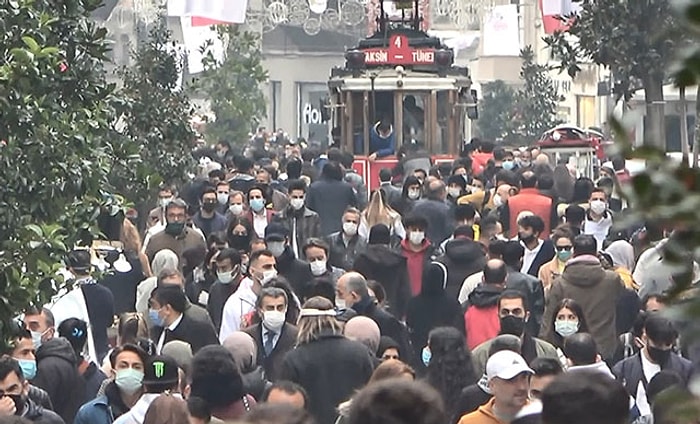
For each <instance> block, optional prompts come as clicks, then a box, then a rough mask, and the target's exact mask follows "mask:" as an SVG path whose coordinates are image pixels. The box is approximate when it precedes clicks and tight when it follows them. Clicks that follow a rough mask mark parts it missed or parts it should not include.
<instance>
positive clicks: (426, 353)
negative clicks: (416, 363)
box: [420, 346, 433, 367]
mask: <svg viewBox="0 0 700 424" xmlns="http://www.w3.org/2000/svg"><path fill="white" fill-rule="evenodd" d="M432 358H433V353H432V352H431V351H430V349H428V347H427V346H426V347H424V348H423V351H422V352H421V353H420V359H421V360H422V361H423V365H425V366H426V367H427V366H428V364H430V360H431V359H432Z"/></svg>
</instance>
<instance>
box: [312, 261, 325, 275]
mask: <svg viewBox="0 0 700 424" xmlns="http://www.w3.org/2000/svg"><path fill="white" fill-rule="evenodd" d="M309 266H310V267H311V273H312V274H313V275H314V276H315V277H318V276H320V275H323V274H325V273H326V261H313V262H310V263H309Z"/></svg>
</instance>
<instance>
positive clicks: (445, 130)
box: [433, 91, 455, 154]
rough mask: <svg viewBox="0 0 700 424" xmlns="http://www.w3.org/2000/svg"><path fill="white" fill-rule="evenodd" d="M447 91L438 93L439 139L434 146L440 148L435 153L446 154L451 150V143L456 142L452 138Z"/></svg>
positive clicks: (437, 135)
mask: <svg viewBox="0 0 700 424" xmlns="http://www.w3.org/2000/svg"><path fill="white" fill-rule="evenodd" d="M449 103H450V102H449V97H448V93H447V91H439V92H438V93H437V111H436V112H437V117H436V118H437V134H436V137H437V139H436V140H435V143H433V146H434V148H435V149H439V150H438V151H437V152H435V153H442V154H446V153H449V152H450V143H455V140H450V131H449V125H450V120H449V117H450V112H449V111H450V107H451V105H450V104H449Z"/></svg>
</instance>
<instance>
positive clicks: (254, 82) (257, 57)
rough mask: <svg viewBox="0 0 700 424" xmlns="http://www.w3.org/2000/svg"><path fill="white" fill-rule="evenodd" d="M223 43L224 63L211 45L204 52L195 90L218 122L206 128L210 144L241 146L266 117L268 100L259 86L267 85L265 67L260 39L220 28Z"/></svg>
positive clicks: (236, 29)
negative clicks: (226, 142) (200, 72)
mask: <svg viewBox="0 0 700 424" xmlns="http://www.w3.org/2000/svg"><path fill="white" fill-rule="evenodd" d="M217 30H218V32H219V36H220V37H221V39H222V41H223V42H224V45H225V46H226V48H225V54H224V59H223V60H219V59H217V58H216V57H215V56H214V54H213V52H212V50H211V48H210V47H211V43H209V44H207V45H205V46H203V47H202V50H203V51H204V52H205V55H204V59H203V64H204V72H202V74H201V76H200V78H199V80H198V81H197V82H196V84H195V89H196V90H198V91H200V92H201V93H203V94H204V95H205V96H206V98H207V99H208V100H209V101H210V107H211V110H212V112H213V113H214V115H215V116H216V119H215V121H214V122H210V123H208V124H207V127H206V128H207V129H206V135H207V137H208V138H209V140H210V141H213V142H215V141H218V140H228V141H230V142H233V143H240V142H243V141H245V140H246V139H247V135H248V133H249V132H250V130H251V129H252V128H253V127H254V126H255V124H257V123H258V122H259V120H260V118H262V117H264V116H265V105H266V102H265V96H264V94H263V92H262V90H261V88H260V84H261V83H263V82H265V81H267V71H265V69H264V68H263V66H262V49H261V48H260V40H259V36H258V35H256V34H254V33H251V32H247V31H241V30H240V29H238V28H237V27H233V26H219V27H217Z"/></svg>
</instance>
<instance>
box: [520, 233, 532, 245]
mask: <svg viewBox="0 0 700 424" xmlns="http://www.w3.org/2000/svg"><path fill="white" fill-rule="evenodd" d="M518 238H519V239H520V241H522V242H523V243H525V244H528V243H532V241H533V240H534V239H535V235H534V234H525V233H518Z"/></svg>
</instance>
